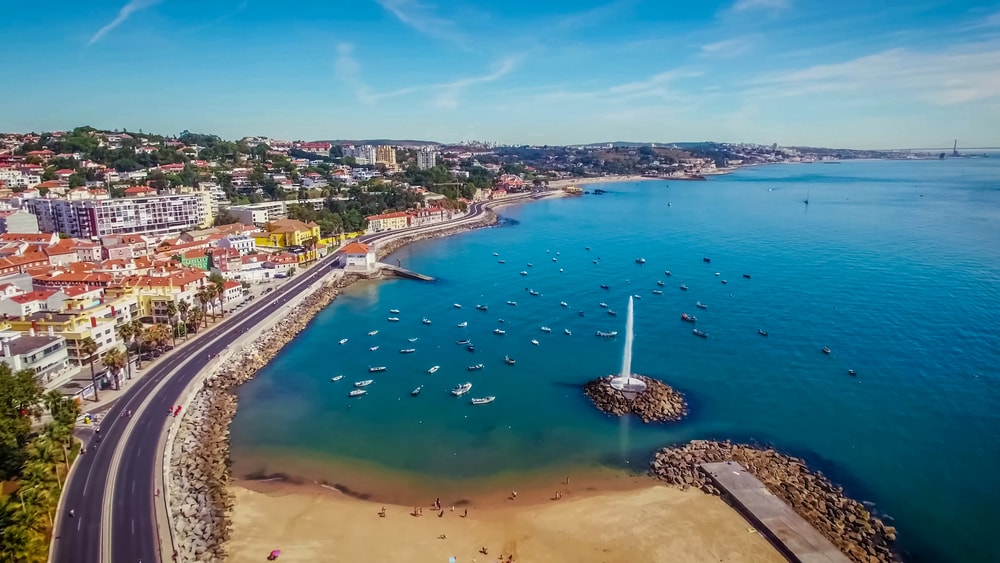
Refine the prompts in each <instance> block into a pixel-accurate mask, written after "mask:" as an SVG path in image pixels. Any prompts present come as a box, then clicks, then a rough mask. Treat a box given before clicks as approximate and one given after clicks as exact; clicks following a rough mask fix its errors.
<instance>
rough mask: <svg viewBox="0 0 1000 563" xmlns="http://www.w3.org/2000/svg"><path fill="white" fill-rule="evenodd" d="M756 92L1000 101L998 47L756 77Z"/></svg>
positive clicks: (903, 53)
mask: <svg viewBox="0 0 1000 563" xmlns="http://www.w3.org/2000/svg"><path fill="white" fill-rule="evenodd" d="M754 83H755V84H756V85H757V86H760V87H763V88H762V90H758V91H757V92H758V93H763V94H765V95H775V96H796V95H811V94H817V93H828V92H841V93H843V92H848V93H856V94H860V95H862V96H866V97H871V96H878V95H883V96H884V95H886V94H889V95H895V96H904V97H909V98H919V99H922V100H924V101H926V102H929V103H932V104H935V105H942V106H947V105H955V104H962V103H969V102H977V101H983V100H989V99H993V98H998V97H1000V43H996V42H992V43H974V44H967V45H963V46H961V47H959V48H956V49H952V50H948V51H944V52H937V53H932V52H919V51H912V50H908V49H890V50H887V51H883V52H880V53H876V54H873V55H868V56H864V57H859V58H856V59H853V60H850V61H846V62H842V63H835V64H822V65H815V66H811V67H807V68H804V69H801V70H796V71H792V72H786V73H783V74H776V75H771V76H765V77H761V78H759V79H757V80H755V81H754Z"/></svg>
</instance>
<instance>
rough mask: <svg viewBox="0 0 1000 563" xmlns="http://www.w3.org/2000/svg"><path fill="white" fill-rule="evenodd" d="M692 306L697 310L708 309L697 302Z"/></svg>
mask: <svg viewBox="0 0 1000 563" xmlns="http://www.w3.org/2000/svg"><path fill="white" fill-rule="evenodd" d="M694 306H695V307H697V308H699V309H708V305H705V304H704V303H702V302H701V301H698V302H697V303H695V304H694Z"/></svg>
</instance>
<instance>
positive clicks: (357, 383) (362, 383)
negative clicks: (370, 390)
mask: <svg viewBox="0 0 1000 563" xmlns="http://www.w3.org/2000/svg"><path fill="white" fill-rule="evenodd" d="M372 383H375V380H374V379H364V380H362V381H355V382H354V386H355V387H368V386H369V385H371V384H372Z"/></svg>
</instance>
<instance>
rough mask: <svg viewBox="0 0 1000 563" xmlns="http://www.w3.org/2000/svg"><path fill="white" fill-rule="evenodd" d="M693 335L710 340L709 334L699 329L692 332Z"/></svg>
mask: <svg viewBox="0 0 1000 563" xmlns="http://www.w3.org/2000/svg"><path fill="white" fill-rule="evenodd" d="M691 334H693V335H695V336H700V337H702V338H708V333H707V332H704V331H701V330H698V329H694V330H692V331H691Z"/></svg>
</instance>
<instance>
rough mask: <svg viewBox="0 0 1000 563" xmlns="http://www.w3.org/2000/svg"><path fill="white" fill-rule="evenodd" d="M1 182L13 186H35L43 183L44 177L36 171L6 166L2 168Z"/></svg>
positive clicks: (0, 172)
mask: <svg viewBox="0 0 1000 563" xmlns="http://www.w3.org/2000/svg"><path fill="white" fill-rule="evenodd" d="M0 182H3V184H4V185H5V186H8V187H11V188H33V187H35V186H37V185H38V184H41V183H42V177H41V176H40V175H38V174H35V173H34V172H24V171H21V170H14V169H10V168H5V169H2V170H0Z"/></svg>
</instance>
